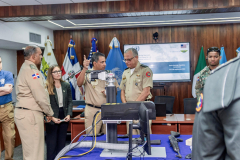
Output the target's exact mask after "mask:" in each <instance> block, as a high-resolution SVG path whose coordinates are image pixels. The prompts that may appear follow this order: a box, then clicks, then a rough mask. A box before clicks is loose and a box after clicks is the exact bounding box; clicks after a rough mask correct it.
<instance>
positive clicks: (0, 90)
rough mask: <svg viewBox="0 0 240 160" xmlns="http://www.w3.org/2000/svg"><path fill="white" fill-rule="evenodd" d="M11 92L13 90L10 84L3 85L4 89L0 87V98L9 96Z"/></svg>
mask: <svg viewBox="0 0 240 160" xmlns="http://www.w3.org/2000/svg"><path fill="white" fill-rule="evenodd" d="M12 90H13V88H12V85H11V84H5V86H4V87H0V96H4V95H7V94H10V93H12Z"/></svg>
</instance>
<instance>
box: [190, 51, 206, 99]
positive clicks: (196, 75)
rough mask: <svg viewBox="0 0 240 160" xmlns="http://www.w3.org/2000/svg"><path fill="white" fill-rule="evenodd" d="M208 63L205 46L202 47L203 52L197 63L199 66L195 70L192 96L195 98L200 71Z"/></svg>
mask: <svg viewBox="0 0 240 160" xmlns="http://www.w3.org/2000/svg"><path fill="white" fill-rule="evenodd" d="M206 66H207V64H206V60H205V56H204V51H203V47H202V49H201V52H200V55H199V58H198V63H197V67H196V69H195V72H194V77H193V84H192V96H193V97H194V98H196V92H195V86H196V82H197V79H198V77H199V74H200V71H201V70H202V69H203V68H204V67H206Z"/></svg>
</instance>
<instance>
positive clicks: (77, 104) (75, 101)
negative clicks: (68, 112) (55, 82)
mask: <svg viewBox="0 0 240 160" xmlns="http://www.w3.org/2000/svg"><path fill="white" fill-rule="evenodd" d="M72 102H73V106H79V105H86V103H85V101H80V100H73V101H72Z"/></svg>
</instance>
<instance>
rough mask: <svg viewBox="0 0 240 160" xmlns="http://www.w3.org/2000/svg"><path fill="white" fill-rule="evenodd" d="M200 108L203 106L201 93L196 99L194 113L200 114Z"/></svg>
mask: <svg viewBox="0 0 240 160" xmlns="http://www.w3.org/2000/svg"><path fill="white" fill-rule="evenodd" d="M202 106H203V94H202V93H201V94H200V96H199V97H198V103H197V107H196V111H197V112H200V111H201V110H202Z"/></svg>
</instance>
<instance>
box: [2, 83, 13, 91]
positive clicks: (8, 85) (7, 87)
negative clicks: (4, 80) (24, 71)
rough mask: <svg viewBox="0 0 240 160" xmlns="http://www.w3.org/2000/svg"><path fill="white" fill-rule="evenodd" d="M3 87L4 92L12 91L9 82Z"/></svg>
mask: <svg viewBox="0 0 240 160" xmlns="http://www.w3.org/2000/svg"><path fill="white" fill-rule="evenodd" d="M4 87H5V88H6V92H8V93H12V90H13V88H12V85H11V84H6V85H5V86H4Z"/></svg>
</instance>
